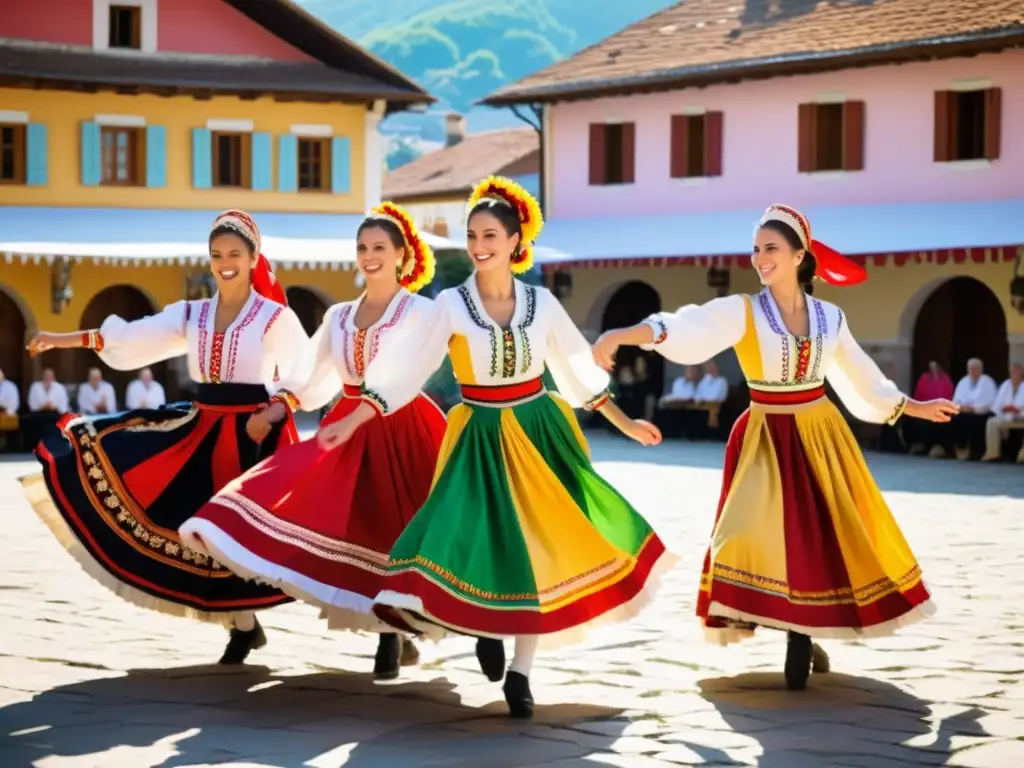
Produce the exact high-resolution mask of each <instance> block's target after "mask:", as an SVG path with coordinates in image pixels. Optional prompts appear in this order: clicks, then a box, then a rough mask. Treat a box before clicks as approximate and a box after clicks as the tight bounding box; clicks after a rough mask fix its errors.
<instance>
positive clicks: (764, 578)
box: [697, 388, 934, 644]
mask: <svg viewBox="0 0 1024 768" xmlns="http://www.w3.org/2000/svg"><path fill="white" fill-rule="evenodd" d="M751 400H752V403H751V407H750V409H749V410H748V411H747V412H746V413H744V414H743V416H741V417H740V419H739V420H738V421H737V422H736V425H735V426H734V427H733V430H732V433H731V434H730V435H729V443H728V445H727V447H726V458H725V470H724V473H723V475H724V476H723V482H722V494H721V497H720V499H719V504H718V512H717V515H716V518H715V528H714V533H713V535H712V540H711V546H710V547H709V548H708V551H707V554H706V555H705V558H704V566H703V569H702V573H701V583H700V591H699V594H698V597H697V615H698V616H699V617H700V618H701V620H702V621H703V624H704V627H705V630H706V635H707V639H708V640H710V641H712V642H717V643H720V644H725V643H729V642H733V641H735V640H740V639H743V638H744V637H747V636H749V635H751V634H752V633H753V630H754V628H755V627H756V626H768V627H774V628H776V629H786V630H793V631H796V632H800V633H802V634H806V635H810V636H812V637H832V638H841V639H855V638H862V637H873V636H881V635H887V634H891V633H892V632H894V631H895V630H896V629H898V628H899V627H901V626H903V625H906V624H909V623H911V622H914V621H917V620H919V619H921V618H925V617H927V616H929V615H931V614H932V613H933V612H934V606H933V604H932V603H931V600H930V595H929V593H928V590H927V588H926V587H925V584H924V581H923V579H922V574H921V568H920V566H919V565H918V563H917V560H916V559H915V558H914V555H913V553H912V552H911V550H910V547H909V546H908V545H907V542H906V540H905V539H904V538H903V534H902V532H901V531H900V529H899V526H898V525H897V523H896V521H895V519H894V518H893V516H892V513H891V512H890V511H889V508H888V506H887V505H886V503H885V500H884V499H883V497H882V494H881V491H879V489H878V486H877V485H876V484H875V481H874V479H873V478H872V477H871V473H870V472H869V470H868V467H867V464H866V463H865V461H864V456H863V454H862V453H861V451H860V448H859V447H858V445H857V441H856V440H855V438H854V437H853V434H852V433H851V432H850V429H849V426H848V425H847V424H846V421H845V420H844V419H843V417H842V415H841V414H840V413H839V411H838V410H837V409H836V407H835V406H834V405H833V404H832V403H831V402H830V401H829V400H828V399H827V398H826V397H825V394H824V390H823V389H822V388H817V389H814V390H811V391H797V392H791V391H783V392H759V391H757V390H755V389H751Z"/></svg>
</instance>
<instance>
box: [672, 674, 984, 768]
mask: <svg viewBox="0 0 1024 768" xmlns="http://www.w3.org/2000/svg"><path fill="white" fill-rule="evenodd" d="M698 685H699V687H700V691H701V695H702V696H703V697H704V698H705V699H706V700H707V701H709V702H710V703H711V704H712V705H714V707H715V709H716V710H718V712H719V714H720V715H721V716H722V718H723V719H724V720H725V722H726V723H727V724H728V725H729V726H730V728H732V730H734V731H735V732H737V733H743V734H746V735H747V736H749V737H750V738H753V739H756V740H757V741H758V742H759V743H760V745H761V748H762V749H763V750H764V752H763V755H762V756H761V757H760V758H759V760H758V765H759V766H760V768H810V766H815V767H817V766H829V765H842V766H850V767H851V768H855V767H857V766H862V767H863V768H876V767H877V766H880V765H886V766H888V765H897V764H905V765H908V766H909V765H915V766H929V765H935V766H938V765H946V764H947V762H948V761H949V759H950V757H951V755H952V754H953V752H954V748H953V743H952V742H953V737H954V736H987V735H988V734H987V733H986V732H985V730H984V729H983V728H982V726H981V725H980V723H978V719H979V718H980V717H981V716H983V715H984V714H985V713H984V711H983V710H981V709H978V708H976V707H974V708H965V711H964V712H962V713H960V714H957V715H955V716H952V717H946V718H940V717H936V716H934V715H933V714H932V705H931V703H930V702H928V701H925V700H923V699H920V698H918V697H917V696H914V695H913V694H911V693H908V692H907V691H905V690H903V689H901V688H898V687H896V686H895V685H892V684H891V683H887V682H882V681H880V680H875V679H872V678H867V677H853V676H850V675H844V674H838V673H834V672H833V673H828V674H815V675H812V676H811V681H810V683H809V684H808V688H807V690H805V691H790V690H787V689H786V684H785V681H784V679H783V676H782V673H781V670H780V671H779V672H777V673H768V672H755V673H748V674H742V675H737V676H736V677H719V678H709V679H705V680H701V681H700V682H699V683H698ZM687 746H689V747H690V748H691V749H693V750H694V751H696V752H698V753H699V754H701V756H702V757H704V759H705V760H707V761H708V762H711V763H714V762H715V759H714V758H716V757H717V759H719V760H723V761H727V758H725V757H720V756H716V755H715V754H713V752H714V750H711V752H712V754H707V753H708V751H709V750H708V749H707V748H706V747H700V746H695V745H687ZM960 746H963V744H961V745H960Z"/></svg>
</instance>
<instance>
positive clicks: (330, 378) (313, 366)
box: [268, 304, 342, 411]
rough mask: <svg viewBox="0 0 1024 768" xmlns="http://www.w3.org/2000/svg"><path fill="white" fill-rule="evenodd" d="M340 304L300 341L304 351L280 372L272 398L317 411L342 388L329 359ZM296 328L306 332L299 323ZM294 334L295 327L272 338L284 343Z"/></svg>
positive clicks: (295, 407) (277, 343) (297, 407)
mask: <svg viewBox="0 0 1024 768" xmlns="http://www.w3.org/2000/svg"><path fill="white" fill-rule="evenodd" d="M340 306H342V305H341V304H335V305H334V306H333V307H331V308H330V309H328V310H327V312H325V313H324V319H323V322H322V323H321V324H320V327H319V328H317V329H316V333H314V334H313V338H312V339H309V340H307V341H305V342H302V343H303V344H304V345H305V352H304V353H303V354H302V355H301V356H299V357H298V358H297V359H295V360H294V361H293V364H292V366H291V368H290V369H288V370H283V371H279V378H278V381H277V385H276V393H275V394H274V397H273V399H275V400H280V401H281V402H282V403H284V404H285V405H287V406H288V408H290V409H291V410H292V411H297V410H303V411H316V410H319V409H320V408H322V407H323V406H325V405H327V403H329V402H330V401H331V399H332V398H333V397H334V396H335V395H336V394H338V392H339V391H340V390H341V385H342V381H341V375H340V374H339V373H338V369H337V367H336V366H335V365H334V360H333V359H332V358H331V351H332V350H331V328H332V327H333V326H334V323H335V322H336V319H337V317H338V308H339V307H340ZM293 314H294V313H293ZM295 322H296V323H298V322H299V320H298V318H295ZM290 324H291V323H290V322H289V325H290ZM271 330H273V329H271ZM299 330H300V331H302V335H303V336H305V335H306V334H305V331H303V330H302V325H301V324H300V325H299ZM285 334H289V336H288V337H286V336H285ZM294 334H295V329H294V328H292V329H291V330H286V331H284V332H283V333H282V334H281V336H280V337H277V338H275V346H276V345H283V344H286V342H287V338H290V337H292V336H294ZM268 335H269V334H268Z"/></svg>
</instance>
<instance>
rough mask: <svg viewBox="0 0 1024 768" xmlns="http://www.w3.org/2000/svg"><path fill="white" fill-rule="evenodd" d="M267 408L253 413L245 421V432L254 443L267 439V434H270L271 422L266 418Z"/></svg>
mask: <svg viewBox="0 0 1024 768" xmlns="http://www.w3.org/2000/svg"><path fill="white" fill-rule="evenodd" d="M267 410H268V409H265V410H262V411H260V412H259V413H254V414H253V415H252V416H250V417H249V420H248V421H247V422H245V434H247V435H248V436H249V439H250V440H252V441H253V442H254V443H262V442H263V441H264V440H266V439H267V435H269V434H270V430H271V427H272V425H271V422H270V419H268V418H267V415H266V414H267Z"/></svg>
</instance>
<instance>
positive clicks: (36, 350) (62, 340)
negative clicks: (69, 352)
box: [25, 331, 82, 357]
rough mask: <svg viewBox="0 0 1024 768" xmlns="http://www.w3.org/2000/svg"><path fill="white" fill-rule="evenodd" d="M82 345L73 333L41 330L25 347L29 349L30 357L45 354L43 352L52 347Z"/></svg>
mask: <svg viewBox="0 0 1024 768" xmlns="http://www.w3.org/2000/svg"><path fill="white" fill-rule="evenodd" d="M80 346H82V344H81V342H80V341H76V340H75V339H74V336H73V334H68V333H47V332H46V331H40V332H39V333H37V334H36V335H35V337H34V338H33V339H32V341H30V342H29V343H28V345H27V346H26V347H25V349H27V350H28V356H29V357H37V356H38V355H41V354H43V352H49V351H50V350H51V349H73V348H75V347H80Z"/></svg>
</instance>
